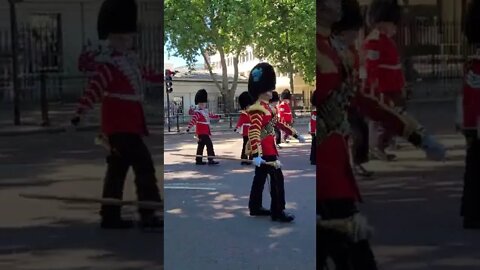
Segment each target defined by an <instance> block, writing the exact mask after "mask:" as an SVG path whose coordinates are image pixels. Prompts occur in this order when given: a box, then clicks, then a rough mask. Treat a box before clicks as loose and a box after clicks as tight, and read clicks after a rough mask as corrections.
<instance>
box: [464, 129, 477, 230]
mask: <svg viewBox="0 0 480 270" xmlns="http://www.w3.org/2000/svg"><path fill="white" fill-rule="evenodd" d="M465 138H466V140H467V157H466V159H465V174H464V186H463V196H462V206H461V214H462V216H463V217H464V218H465V219H470V220H474V221H480V140H479V139H478V137H477V132H476V131H467V132H465Z"/></svg>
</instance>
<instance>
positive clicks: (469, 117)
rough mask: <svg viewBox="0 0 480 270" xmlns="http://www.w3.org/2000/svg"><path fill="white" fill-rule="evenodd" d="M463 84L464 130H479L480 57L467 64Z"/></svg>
mask: <svg viewBox="0 0 480 270" xmlns="http://www.w3.org/2000/svg"><path fill="white" fill-rule="evenodd" d="M464 73H465V75H464V82H463V103H462V105H463V128H464V129H466V130H477V129H478V126H479V120H480V57H479V56H475V57H473V58H471V59H470V60H469V61H468V62H467V63H465V68H464Z"/></svg>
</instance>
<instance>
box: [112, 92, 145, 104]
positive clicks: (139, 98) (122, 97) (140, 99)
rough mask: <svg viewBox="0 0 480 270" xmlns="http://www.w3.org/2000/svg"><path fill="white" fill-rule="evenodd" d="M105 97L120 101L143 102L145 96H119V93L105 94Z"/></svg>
mask: <svg viewBox="0 0 480 270" xmlns="http://www.w3.org/2000/svg"><path fill="white" fill-rule="evenodd" d="M104 96H105V97H111V98H118V99H121V100H127V101H136V102H142V101H143V96H141V95H130V94H117V93H109V92H105V93H104Z"/></svg>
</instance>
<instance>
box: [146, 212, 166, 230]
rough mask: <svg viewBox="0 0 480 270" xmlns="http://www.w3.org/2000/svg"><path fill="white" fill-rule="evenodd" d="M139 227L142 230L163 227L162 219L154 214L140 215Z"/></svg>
mask: <svg viewBox="0 0 480 270" xmlns="http://www.w3.org/2000/svg"><path fill="white" fill-rule="evenodd" d="M140 228H141V229H142V230H159V229H163V219H160V218H159V217H157V216H155V215H151V216H147V217H142V219H141V221H140Z"/></svg>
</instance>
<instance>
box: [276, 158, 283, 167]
mask: <svg viewBox="0 0 480 270" xmlns="http://www.w3.org/2000/svg"><path fill="white" fill-rule="evenodd" d="M275 165H276V168H277V169H280V168H282V167H283V164H282V163H281V162H280V160H277V161H275Z"/></svg>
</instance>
